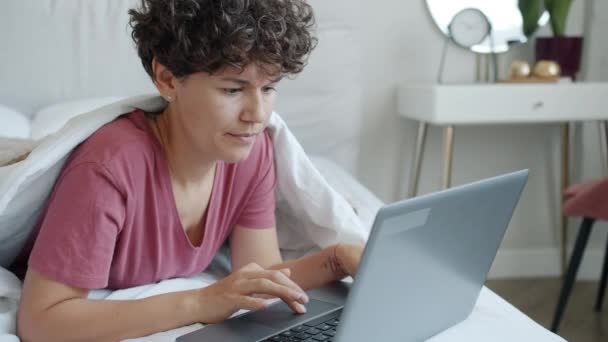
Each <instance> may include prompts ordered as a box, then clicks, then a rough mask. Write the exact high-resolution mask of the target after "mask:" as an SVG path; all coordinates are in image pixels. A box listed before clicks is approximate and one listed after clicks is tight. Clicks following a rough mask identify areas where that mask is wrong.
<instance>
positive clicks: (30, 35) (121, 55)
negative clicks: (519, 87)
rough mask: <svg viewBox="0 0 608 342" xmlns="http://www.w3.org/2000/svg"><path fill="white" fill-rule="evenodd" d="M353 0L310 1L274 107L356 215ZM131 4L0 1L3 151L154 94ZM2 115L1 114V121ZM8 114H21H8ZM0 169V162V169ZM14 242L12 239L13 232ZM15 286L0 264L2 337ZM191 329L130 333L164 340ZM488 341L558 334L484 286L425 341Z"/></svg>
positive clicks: (363, 192)
mask: <svg viewBox="0 0 608 342" xmlns="http://www.w3.org/2000/svg"><path fill="white" fill-rule="evenodd" d="M361 1H362V0H332V1H326V0H325V1H324V0H314V1H313V0H311V1H310V3H311V4H312V5H313V7H314V8H315V11H316V14H317V20H318V37H319V45H318V47H317V49H316V50H315V52H314V53H313V55H312V57H311V59H310V62H309V66H308V67H307V69H306V70H305V72H304V73H303V74H302V75H300V76H299V77H298V78H297V79H296V80H293V81H286V82H285V83H284V84H283V85H282V86H281V88H280V90H279V91H280V96H279V101H278V105H277V111H278V112H279V113H281V116H282V117H283V118H284V119H285V121H286V122H287V123H288V125H289V127H290V129H291V131H292V132H293V133H294V134H295V136H296V137H297V138H298V140H299V142H300V143H301V144H302V146H303V147H304V150H305V151H306V152H307V153H308V155H310V156H311V159H312V161H313V163H314V165H315V166H316V167H317V168H318V169H319V171H320V172H321V174H322V175H323V176H324V177H325V178H326V179H327V181H328V182H329V184H330V185H332V186H333V187H334V188H335V189H336V190H337V191H338V192H339V193H340V194H341V195H342V196H344V198H345V199H346V200H347V201H348V202H349V203H350V204H351V205H352V207H353V208H355V210H357V209H358V210H359V211H361V212H365V210H366V209H369V208H375V207H377V206H379V205H380V204H381V203H380V201H379V200H378V199H377V198H376V197H375V196H374V195H373V194H372V193H371V192H369V191H368V190H367V189H365V188H364V187H363V186H362V185H361V184H360V183H358V182H357V181H356V180H355V179H356V170H357V163H358V158H359V146H358V144H359V141H360V135H361V119H362V105H361V103H360V102H359V100H360V99H361V96H362V92H361V87H360V84H361V68H360V61H359V56H360V55H361V54H360V51H359V49H360V48H361V47H360V44H359V42H358V40H357V37H358V35H357V31H358V30H359V29H361V28H360V27H359V26H358V25H357V23H358V22H359V16H360V15H361V13H360V12H359V10H358V7H359V6H357V3H358V2H361ZM135 3H136V0H121V1H93V0H81V1H73V0H21V1H8V2H4V3H2V5H1V6H2V10H1V11H0V32H1V33H0V44H1V45H2V50H0V60H2V61H3V63H2V64H0V79H1V80H2V82H0V105H2V106H4V107H5V108H10V110H12V111H13V112H9V111H6V110H5V111H1V110H0V113H3V114H1V115H6V117H2V118H3V120H4V123H5V124H4V127H2V130H0V135H2V134H4V135H5V140H0V152H1V151H3V150H2V149H3V148H4V151H5V153H6V155H10V153H14V154H15V156H16V157H19V156H20V155H22V153H21V152H22V151H21V150H18V149H20V148H21V149H22V148H24V146H25V147H26V148H27V146H32V145H33V146H35V144H36V139H40V138H42V137H44V136H47V135H48V134H53V133H54V132H55V131H57V129H59V128H60V127H62V126H63V124H64V123H65V122H67V121H68V120H69V119H70V118H71V117H73V116H74V115H76V114H79V113H82V112H85V111H89V110H92V109H94V108H97V107H99V106H101V105H104V104H106V103H110V102H113V101H116V100H118V99H121V98H124V97H128V96H133V95H137V94H141V93H149V92H153V91H154V89H153V86H152V83H151V82H150V81H149V79H148V78H147V75H146V74H145V72H144V71H143V68H142V67H141V66H140V63H139V60H138V57H137V56H136V54H135V51H134V49H133V46H132V43H131V41H130V37H129V29H128V26H127V9H128V8H130V7H132V6H133V5H134V4H135ZM19 113H20V114H19ZM9 115H12V116H11V118H13V119H12V121H10V120H5V119H6V118H8V116H9ZM19 115H21V116H22V117H24V118H25V119H19V118H18V117H19ZM7 122H8V123H7ZM24 122H25V124H24ZM3 132H5V133H3ZM6 132H8V133H6ZM7 135H12V136H8V137H7ZM31 138H33V140H32V139H31ZM14 139H22V140H20V141H19V140H14ZM3 141H4V143H3ZM6 141H10V144H8V143H6ZM15 141H16V142H15ZM28 144H29V145H28ZM3 174H4V169H3V168H1V167H0V177H2V176H3ZM25 202H27V201H25ZM23 205H27V203H24V204H23ZM37 213H38V209H33V210H32V213H31V216H30V217H29V218H27V219H24V220H23V222H21V223H22V224H23V225H28V224H31V223H32V221H33V220H35V218H36V216H37ZM366 214H367V215H368V216H369V215H373V212H368V213H366ZM4 215H10V213H8V214H7V213H4ZM0 219H2V217H1V216H0ZM280 222H281V221H280V220H279V229H280ZM1 228H2V227H1V225H0V260H8V259H10V258H12V257H13V256H14V255H13V254H14V251H7V249H6V248H4V247H3V245H2V231H1V230H2V229H1ZM16 239H17V240H16V241H23V240H24V236H17V237H16ZM14 242H15V241H13V243H14ZM281 242H282V243H286V242H285V241H281ZM3 266H5V265H4V264H3ZM226 266H227V263H226V259H225V258H223V257H222V256H221V255H220V256H218V258H217V260H216V261H215V262H214V263H213V266H212V267H210V269H208V270H207V271H205V272H204V273H202V274H200V275H197V276H194V277H192V278H184V279H171V280H167V281H163V282H160V283H157V284H150V285H145V286H140V287H137V288H132V289H125V290H120V291H114V292H112V291H107V290H97V291H93V292H92V293H91V295H90V296H91V297H92V298H97V299H104V298H106V299H132V298H142V297H146V296H151V295H154V294H159V293H165V292H170V291H178V290H184V289H189V288H195V287H202V286H206V285H208V284H211V283H212V282H214V281H216V280H217V279H218V278H220V277H222V276H223V275H225V274H226V272H227V267H226ZM20 286H21V284H20V282H19V280H18V279H17V278H16V277H15V276H14V275H13V274H11V273H10V272H8V271H7V270H6V269H4V268H0V296H1V297H2V298H0V340H2V341H5V340H6V341H18V338H17V337H16V336H14V332H15V317H16V307H17V304H18V299H19V294H20ZM200 326H201V325H193V326H188V327H182V328H179V329H175V330H171V331H167V332H162V333H158V334H155V335H151V336H147V337H143V338H139V339H135V340H137V341H173V340H174V339H175V337H177V336H179V335H181V334H184V333H187V332H189V331H192V330H194V329H197V328H198V327H200ZM487 340H493V341H514V340H515V341H518V340H530V341H540V342H544V341H547V342H548V341H563V340H562V339H561V338H559V337H558V336H556V335H554V334H552V333H550V332H549V331H547V330H546V329H544V328H542V327H541V326H539V325H538V324H536V323H535V322H533V321H532V320H531V319H529V318H528V317H526V316H525V315H524V314H522V313H521V312H519V311H518V310H517V309H515V308H514V307H513V306H511V305H510V304H509V303H507V302H505V301H504V300H503V299H501V298H500V297H499V296H497V295H496V294H495V293H493V292H492V291H490V290H489V289H487V288H484V289H483V291H482V293H481V295H480V297H479V300H478V303H477V305H476V307H475V309H474V311H473V313H472V314H471V316H470V317H469V318H468V319H467V320H465V321H464V322H462V323H461V324H459V325H457V326H455V327H453V328H451V329H448V330H447V331H445V332H443V333H441V334H439V335H437V336H435V337H433V338H432V339H431V340H430V341H487Z"/></svg>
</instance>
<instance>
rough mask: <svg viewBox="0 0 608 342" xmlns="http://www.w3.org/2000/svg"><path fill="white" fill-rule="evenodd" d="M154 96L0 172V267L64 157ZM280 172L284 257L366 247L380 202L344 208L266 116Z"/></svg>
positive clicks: (63, 133)
mask: <svg viewBox="0 0 608 342" xmlns="http://www.w3.org/2000/svg"><path fill="white" fill-rule="evenodd" d="M163 105H164V102H163V100H162V98H161V97H159V96H157V95H144V96H137V97H131V98H127V99H124V100H121V101H118V102H116V103H113V104H110V105H107V106H104V107H101V108H99V109H96V110H94V111H91V112H89V113H85V114H82V115H79V116H77V117H74V118H72V119H71V120H70V121H69V122H68V123H67V124H66V126H64V127H63V128H62V129H61V130H60V131H58V132H57V133H55V134H53V135H50V136H47V137H46V138H44V139H43V140H42V141H40V142H39V144H38V145H37V146H36V147H35V148H34V150H33V151H32V152H31V153H30V155H29V156H28V157H27V159H25V160H23V161H21V162H19V163H16V164H13V165H10V166H6V167H0V265H1V266H5V267H6V266H7V265H9V264H10V262H11V261H12V260H13V259H14V258H15V256H16V255H17V254H18V252H19V250H20V248H21V247H22V245H23V243H24V241H25V239H26V237H27V233H29V231H30V229H31V227H32V226H33V225H34V223H35V221H36V220H35V218H36V217H37V214H38V213H39V212H40V210H41V209H42V207H43V205H44V202H45V199H46V198H47V196H48V194H49V193H50V191H51V189H52V186H53V184H54V182H55V179H56V177H57V176H58V174H59V171H60V170H61V166H62V164H63V163H64V162H65V159H66V156H67V155H68V154H69V152H70V151H71V150H72V149H73V148H74V147H75V146H77V145H78V144H79V143H80V142H82V141H83V140H85V139H86V138H87V137H89V136H90V135H91V134H92V133H93V132H95V131H96V130H97V129H98V128H99V127H101V126H102V125H104V124H106V123H108V122H110V121H112V120H113V119H115V118H116V117H117V116H119V115H121V114H124V113H127V112H130V111H132V110H134V109H135V108H141V109H144V110H149V111H154V110H158V109H160V108H161V107H162V106H163ZM269 130H270V133H271V138H272V139H273V142H274V149H275V165H276V170H277V226H278V227H279V232H278V234H279V241H280V245H281V248H282V249H283V251H284V254H285V256H286V257H295V256H300V255H302V254H304V253H307V252H310V251H312V250H314V249H318V248H324V247H326V246H329V245H331V244H334V243H337V242H339V241H342V242H353V243H354V242H360V243H362V242H364V241H365V240H366V238H367V236H368V234H369V229H370V227H371V224H372V221H373V219H374V216H375V213H376V211H377V210H378V208H379V207H380V205H381V202H380V201H379V200H377V199H376V198H375V197H374V200H373V201H371V202H368V203H365V205H358V207H355V208H353V206H354V205H356V204H355V203H349V202H348V201H346V200H345V199H344V197H343V196H340V195H339V194H338V193H337V192H336V191H335V190H334V189H333V188H332V187H331V186H329V185H328V184H327V181H326V180H325V179H324V178H323V177H322V176H321V175H320V174H319V171H318V170H317V169H316V168H315V167H314V166H313V164H312V163H311V161H310V159H309V158H308V157H307V155H306V153H304V151H303V149H302V147H301V146H300V144H299V143H298V142H297V140H296V138H295V137H294V136H293V134H292V133H291V132H290V131H289V129H288V128H287V126H286V124H285V122H284V121H283V120H282V119H281V118H280V116H279V115H277V114H276V113H273V115H272V116H271V120H270V124H269Z"/></svg>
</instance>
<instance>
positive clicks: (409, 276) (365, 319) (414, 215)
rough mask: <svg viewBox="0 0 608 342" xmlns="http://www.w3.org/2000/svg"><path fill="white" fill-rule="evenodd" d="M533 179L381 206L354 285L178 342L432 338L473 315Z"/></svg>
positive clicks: (516, 177)
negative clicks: (298, 308)
mask: <svg viewBox="0 0 608 342" xmlns="http://www.w3.org/2000/svg"><path fill="white" fill-rule="evenodd" d="M527 179H528V170H522V171H518V172H513V173H509V174H505V175H501V176H498V177H493V178H489V179H485V180H481V181H478V182H475V183H471V184H467V185H463V186H458V187H454V188H451V189H448V190H444V191H440V192H436V193H432V194H428V195H424V196H420V197H415V198H412V199H408V200H404V201H400V202H397V203H393V204H389V205H386V206H384V207H382V208H381V209H380V210H379V211H378V213H377V215H376V218H375V220H374V224H373V227H372V230H371V233H370V237H369V240H368V242H367V244H366V246H365V250H364V252H363V256H362V259H361V263H360V265H359V268H358V271H357V275H356V279H355V280H354V282H352V284H349V283H347V282H344V281H342V282H336V283H333V284H330V285H328V286H325V287H322V288H318V289H314V290H310V291H308V292H307V293H308V295H309V297H310V302H309V303H308V304H307V305H306V309H307V312H306V313H305V314H303V315H299V314H296V313H294V312H293V311H292V310H291V309H290V308H289V307H288V306H287V305H286V304H285V303H283V302H282V301H277V302H276V303H274V304H272V305H270V306H269V307H268V308H266V309H264V310H260V311H253V312H247V313H245V314H242V315H240V316H236V317H233V318H231V319H228V320H226V321H224V322H223V323H220V324H214V325H208V326H206V327H204V328H202V329H199V330H197V331H194V332H191V333H189V334H186V335H183V336H181V337H179V338H178V339H177V341H178V342H195V341H197V342H206V341H231V342H241V341H242V342H253V341H275V342H276V341H304V342H319V341H326V342H332V341H333V342H360V341H361V342H364V341H365V342H368V341H401V342H409V341H424V340H426V339H428V338H430V337H432V336H434V335H436V334H438V333H440V332H442V331H444V330H445V329H447V328H449V327H451V326H453V325H455V324H457V323H459V322H461V321H463V320H464V319H466V318H467V317H468V316H469V314H470V313H471V312H472V310H473V307H474V306H475V303H476V301H477V298H478V297H479V294H480V292H481V288H482V286H483V284H484V283H485V280H486V277H487V274H488V272H489V270H490V266H491V265H492V262H493V260H494V257H495V256H496V252H497V250H498V247H499V245H500V243H501V241H502V239H503V236H504V234H505V231H506V229H507V226H508V224H509V221H510V220H511V216H512V214H513V211H514V209H515V206H516V205H517V202H518V201H519V197H520V195H521V192H522V190H523V188H524V185H525V183H526V181H527Z"/></svg>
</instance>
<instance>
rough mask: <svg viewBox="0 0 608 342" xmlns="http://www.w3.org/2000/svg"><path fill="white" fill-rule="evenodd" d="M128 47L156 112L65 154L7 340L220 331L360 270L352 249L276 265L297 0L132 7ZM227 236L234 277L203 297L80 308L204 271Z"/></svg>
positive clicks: (296, 58)
mask: <svg viewBox="0 0 608 342" xmlns="http://www.w3.org/2000/svg"><path fill="white" fill-rule="evenodd" d="M129 13H130V16H131V19H130V24H131V26H132V28H133V33H132V36H133V39H134V41H135V43H136V45H137V49H138V53H139V56H140V58H141V60H142V64H143V66H144V68H145V70H146V72H147V73H148V74H149V75H150V77H151V78H152V81H153V82H154V84H155V85H156V87H157V89H158V91H159V93H160V94H161V95H162V96H163V97H164V98H165V99H166V102H167V106H166V108H165V109H164V110H163V111H162V112H160V113H145V112H143V111H141V110H136V111H134V112H131V113H127V114H125V115H123V116H121V117H119V118H118V119H116V120H114V121H112V122H111V123H109V124H107V125H105V126H104V127H102V128H100V129H99V130H98V131H97V132H95V133H94V134H93V135H92V136H91V137H89V138H88V139H87V140H86V141H85V142H83V143H82V144H81V145H80V146H79V147H78V148H77V149H76V150H75V151H74V152H73V153H72V154H71V155H70V157H69V159H68V161H67V162H66V164H65V166H64V168H63V170H62V172H61V174H60V176H59V178H58V180H57V183H56V184H55V187H54V189H53V192H52V194H51V196H50V197H49V200H48V206H47V208H46V210H45V212H44V213H43V215H42V217H41V220H40V222H39V224H38V226H37V228H36V229H35V231H34V234H33V238H32V241H35V243H33V247H32V248H31V254H30V257H29V261H28V269H27V274H26V276H25V283H24V289H23V295H22V300H21V304H20V309H19V313H18V324H17V330H18V335H19V336H20V337H21V338H23V340H26V341H30V340H31V341H39V340H44V341H71V340H79V341H80V340H86V341H92V340H95V341H97V340H103V341H106V340H120V339H125V338H130V337H137V336H144V335H148V334H152V333H155V332H158V331H164V330H169V329H173V328H176V327H179V326H183V325H187V324H192V323H195V322H203V323H215V322H220V321H222V320H224V319H226V318H227V317H229V316H230V315H231V314H233V313H234V312H236V311H237V310H239V309H254V310H256V309H262V308H264V306H265V303H266V301H265V299H264V298H268V297H278V298H280V299H281V300H283V301H285V302H286V303H287V304H288V305H289V306H290V307H291V308H292V309H293V310H294V311H295V312H298V313H302V312H304V311H305V304H306V302H307V301H308V298H307V296H306V294H305V292H304V290H306V289H309V288H314V287H318V286H321V285H323V284H326V283H328V282H330V281H334V280H337V279H341V278H343V277H344V276H347V275H353V274H354V273H355V272H356V269H357V265H358V263H359V259H360V256H361V251H362V247H361V246H353V245H344V244H339V245H336V246H332V247H330V248H327V249H325V250H322V251H320V252H319V253H317V254H314V255H311V256H308V257H304V258H301V259H298V260H293V261H289V262H283V261H282V260H281V256H280V254H279V248H278V242H277V234H276V229H275V218H274V209H275V207H274V204H275V198H274V189H275V186H276V178H275V171H274V165H273V147H272V141H271V140H270V138H269V136H268V134H267V133H266V132H265V130H264V129H265V127H266V125H267V123H268V120H269V116H270V114H271V112H272V109H273V106H274V103H275V97H276V90H275V87H276V85H277V83H278V82H279V80H280V79H281V77H283V76H286V75H294V74H297V73H299V72H300V71H301V70H302V68H303V67H304V65H305V62H306V58H307V56H308V54H309V53H310V51H311V50H312V48H313V46H314V43H315V39H314V37H313V36H312V35H311V31H310V30H311V28H312V26H313V23H314V18H313V14H312V10H311V8H310V6H309V5H307V4H306V3H305V1H303V0H266V1H253V0H223V1H222V0H216V1H211V0H142V3H141V6H140V8H139V9H137V10H131V11H130V12H129ZM227 240H228V241H229V243H230V247H231V261H232V268H233V270H235V271H234V272H233V273H232V274H230V275H229V276H227V277H226V278H224V279H222V280H220V281H218V282H217V283H215V284H214V285H211V286H209V287H206V288H203V289H196V290H191V291H182V292H176V293H170V294H164V295H159V296H154V297H150V298H145V299H141V300H131V301H110V300H107V301H106V300H104V301H98V300H90V299H87V295H88V292H89V290H91V289H97V288H106V287H107V288H112V289H119V288H126V287H132V286H136V285H141V284H147V283H153V282H157V281H160V280H163V279H168V278H173V277H185V276H190V275H193V274H196V273H199V272H202V271H204V270H205V268H206V267H207V266H208V265H209V263H210V261H211V259H212V258H213V257H214V255H215V254H216V252H217V251H218V249H219V248H220V246H221V245H222V244H223V243H224V242H225V241H227Z"/></svg>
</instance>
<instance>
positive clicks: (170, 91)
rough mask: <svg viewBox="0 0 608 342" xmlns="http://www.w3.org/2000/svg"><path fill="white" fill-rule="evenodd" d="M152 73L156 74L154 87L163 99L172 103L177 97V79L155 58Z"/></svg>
mask: <svg viewBox="0 0 608 342" xmlns="http://www.w3.org/2000/svg"><path fill="white" fill-rule="evenodd" d="M152 72H153V74H154V85H156V89H158V92H159V93H160V95H161V96H162V97H164V98H165V99H166V100H167V101H169V102H171V101H172V100H173V99H175V96H176V89H175V86H176V83H177V81H178V80H177V78H176V77H175V76H173V73H172V72H171V71H170V70H169V69H167V68H166V67H165V66H164V65H162V64H160V63H159V62H158V60H157V59H156V57H155V58H153V59H152Z"/></svg>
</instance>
